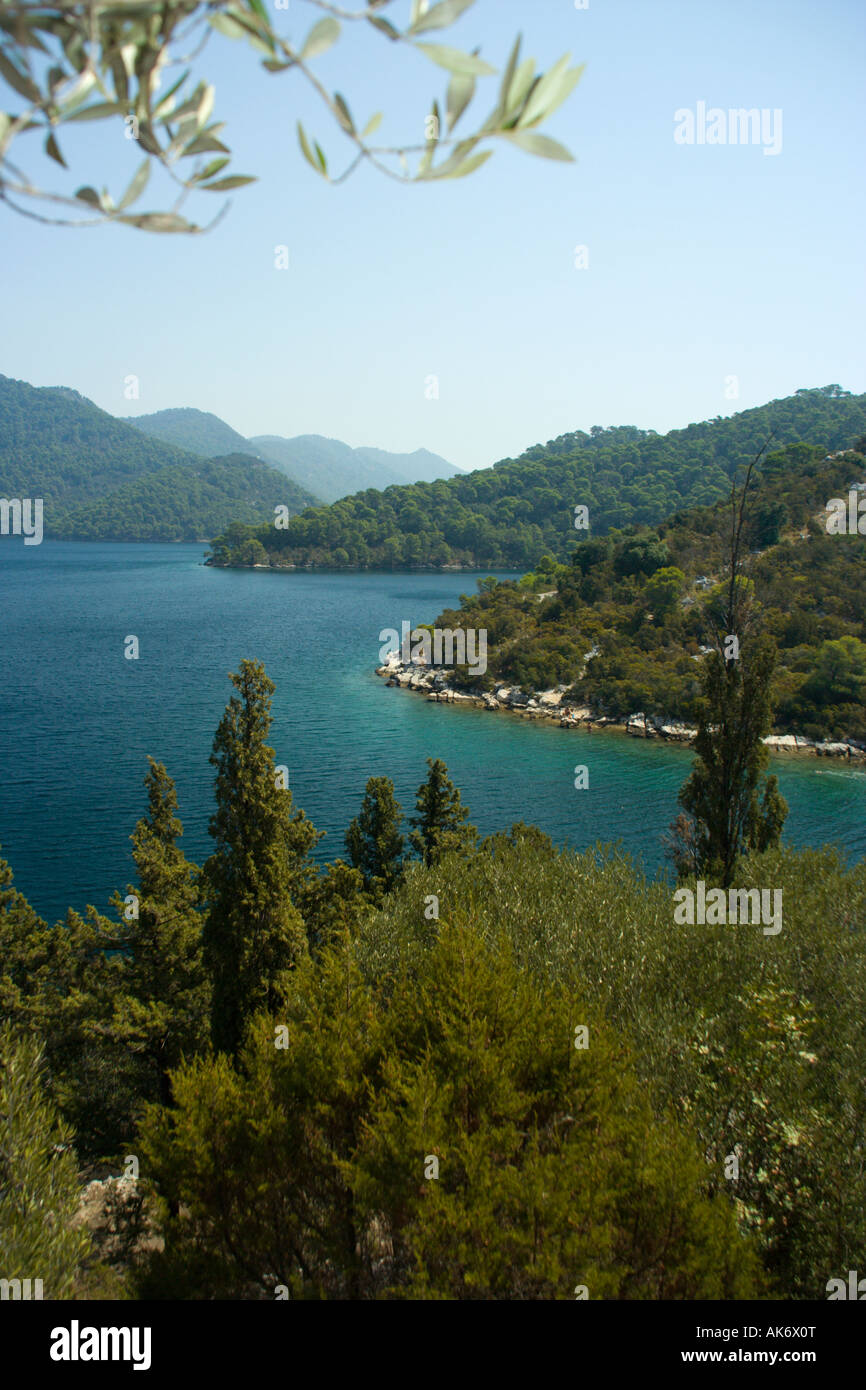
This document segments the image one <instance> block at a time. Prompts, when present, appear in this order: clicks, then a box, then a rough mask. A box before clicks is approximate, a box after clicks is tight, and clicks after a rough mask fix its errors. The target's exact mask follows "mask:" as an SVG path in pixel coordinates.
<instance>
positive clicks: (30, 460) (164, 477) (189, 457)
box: [0, 377, 313, 541]
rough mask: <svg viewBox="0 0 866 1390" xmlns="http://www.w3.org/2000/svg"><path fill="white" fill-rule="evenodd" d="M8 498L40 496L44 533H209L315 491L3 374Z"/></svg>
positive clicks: (1, 440) (0, 414) (0, 446)
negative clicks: (182, 445) (198, 452)
mask: <svg viewBox="0 0 866 1390" xmlns="http://www.w3.org/2000/svg"><path fill="white" fill-rule="evenodd" d="M0 496H3V497H9V498H12V497H18V498H27V497H29V498H37V497H41V498H42V499H43V502H44V534H45V535H46V536H53V537H67V538H73V539H86V540H106V539H110V540H150V541H165V540H196V539H203V538H204V539H207V538H209V537H212V536H214V535H216V534H217V533H218V532H220V531H221V530H223V529H224V528H225V527H226V525H227V524H228V523H229V522H230V521H232V520H236V519H239V518H240V519H242V520H244V521H247V522H250V523H261V522H263V521H265V519H266V518H270V521H271V524H273V516H274V507H275V506H276V505H277V504H283V505H285V506H287V507H288V508H289V509H290V511H293V512H297V511H300V510H301V509H302V508H303V507H305V506H306V505H307V504H308V502H309V501H311V500H313V499H311V497H310V495H309V494H308V493H306V492H305V491H304V490H303V489H302V488H299V487H298V486H297V484H295V483H292V482H291V480H290V479H288V478H286V477H285V476H283V475H282V474H280V473H279V472H277V471H276V469H274V468H272V467H270V465H268V464H266V463H264V462H261V461H259V460H257V459H255V458H253V457H252V456H250V455H233V456H231V457H229V458H222V459H210V460H207V461H202V459H200V458H197V457H196V456H195V455H193V454H189V453H185V452H183V451H182V450H181V449H178V448H176V447H174V446H173V445H171V444H166V443H162V442H160V441H158V440H155V439H152V438H150V437H149V436H148V435H146V434H143V433H142V432H141V431H140V430H138V429H133V428H132V426H131V425H128V424H125V423H124V422H123V421H122V420H117V419H115V418H114V416H113V415H109V414H107V413H106V412H105V411H104V410H99V409H98V407H97V406H95V405H93V404H92V402H91V401H88V400H86V399H85V397H84V396H81V395H79V394H78V392H77V391H72V390H69V389H68V388H66V387H42V388H37V387H34V386H30V385H29V384H28V383H27V382H24V381H13V380H12V379H11V378H9V377H0Z"/></svg>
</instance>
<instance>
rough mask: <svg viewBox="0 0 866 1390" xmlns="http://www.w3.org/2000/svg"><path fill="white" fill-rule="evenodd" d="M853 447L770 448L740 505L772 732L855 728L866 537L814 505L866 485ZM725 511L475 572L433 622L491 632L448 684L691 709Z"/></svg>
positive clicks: (725, 533) (863, 672)
mask: <svg viewBox="0 0 866 1390" xmlns="http://www.w3.org/2000/svg"><path fill="white" fill-rule="evenodd" d="M858 448H859V450H860V451H859V452H858V451H855V450H851V451H848V452H846V453H843V454H837V455H834V456H833V457H827V456H825V452H824V450H823V449H819V448H816V447H814V446H812V445H808V444H802V443H800V444H794V445H790V446H788V447H787V448H785V449H780V450H777V451H775V452H774V453H772V454H770V455H769V456H768V457H767V459H766V461H765V462H764V465H763V468H762V471H761V479H760V483H759V486H758V488H757V491H756V492H755V493H754V499H753V501H752V502H750V505H749V515H748V520H747V542H748V545H749V548H750V550H751V552H752V554H751V557H750V561H749V564H748V567H747V573H748V576H749V580H750V582H752V583H753V584H754V586H755V592H756V596H757V598H758V599H759V601H760V604H761V610H762V611H761V620H762V625H763V627H764V628H765V630H766V631H768V632H769V633H770V634H771V635H772V637H773V638H774V639H775V641H776V643H777V644H778V648H779V665H778V668H777V672H776V681H775V689H774V704H775V707H776V729H777V731H778V732H782V733H784V732H796V733H800V734H804V735H805V736H806V737H809V738H819V739H822V738H824V739H826V738H830V739H832V738H844V737H850V738H853V739H860V740H866V536H864V535H862V534H860V533H857V534H853V535H850V534H843V535H835V534H833V535H831V534H828V532H827V528H826V519H825V516H824V509H825V507H826V505H827V503H828V501H829V500H830V498H831V497H844V498H847V496H848V490H849V486H850V485H851V484H855V485H856V486H859V487H860V488H861V491H860V492H858V493H857V496H858V497H864V498H866V491H864V490H862V489H863V488H864V485H866V457H864V455H863V452H862V451H863V449H864V448H866V440H860V441H858ZM730 524H731V518H730V506H729V504H728V503H726V502H719V503H716V504H714V505H713V506H712V507H698V508H694V509H691V510H684V511H680V512H677V513H676V514H675V515H674V516H673V517H671V518H669V519H668V520H667V521H665V522H663V523H662V524H660V525H659V526H657V527H655V528H652V529H650V528H646V527H645V528H640V527H629V528H626V529H625V530H619V529H618V530H614V531H611V532H610V534H609V535H607V536H605V537H602V538H599V539H596V540H588V541H583V542H582V543H580V544H579V545H578V546H577V548H576V549H575V551H574V554H573V557H572V560H571V562H570V563H569V564H567V565H561V564H558V563H557V562H556V561H555V560H554V559H553V558H552V557H551V556H547V557H544V559H543V560H542V562H541V563H540V564H539V565H538V567H537V569H536V571H535V572H534V573H530V574H527V575H524V576H523V578H522V579H521V580H520V581H519V582H515V581H513V580H509V581H505V582H502V583H498V584H497V583H496V582H495V581H494V580H493V579H488V580H484V581H482V583H481V586H480V589H481V591H480V592H479V593H478V594H476V595H474V596H473V597H464V600H463V605H462V608H461V609H460V611H459V612H457V611H453V610H448V611H446V612H445V613H443V614H442V615H441V616H440V617H439V618H438V619H437V620H436V626H439V627H449V628H453V627H471V628H484V629H486V631H487V634H488V638H487V640H488V656H487V672H486V674H484V675H483V676H476V677H471V676H469V675H468V674H467V673H466V672H465V671H459V670H458V671H457V672H456V673H455V680H454V683H456V684H462V685H463V686H464V687H466V688H470V687H474V688H476V689H479V688H480V689H485V690H490V689H491V688H493V687H494V686H495V685H497V684H499V683H500V682H505V683H507V684H509V685H519V686H520V687H521V689H522V690H524V691H535V690H548V689H551V688H552V687H554V686H557V685H562V686H564V687H568V689H569V694H568V697H567V698H568V699H569V700H571V701H573V702H576V703H577V704H579V705H588V706H589V707H590V708H592V709H593V710H596V711H598V712H599V713H600V714H604V715H606V716H608V717H612V718H622V717H627V716H629V715H630V714H633V713H635V712H636V711H641V712H643V713H644V714H646V715H647V716H667V717H668V718H677V717H678V718H681V719H685V720H688V721H689V722H693V721H694V719H695V717H696V714H697V710H698V705H699V700H700V680H699V677H700V664H699V663H700V656H701V652H702V650H703V649H704V646H703V644H704V643H706V641H707V634H708V632H709V630H710V626H711V624H710V623H709V622H708V619H710V618H711V616H712V614H713V612H714V610H715V608H716V607H717V606H718V604H719V603H720V601H722V599H723V592H722V591H723V587H724V586H723V584H722V582H721V581H722V578H723V575H724V572H725V562H726V555H727V546H728V544H729V540H728V538H729V535H730ZM587 657H588V659H587Z"/></svg>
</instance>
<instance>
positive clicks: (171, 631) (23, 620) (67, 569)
mask: <svg viewBox="0 0 866 1390" xmlns="http://www.w3.org/2000/svg"><path fill="white" fill-rule="evenodd" d="M203 556H204V547H202V546H195V545H119V544H75V543H68V542H50V541H45V542H44V543H43V544H42V545H41V546H29V547H24V546H23V545H22V544H21V542H20V541H19V540H8V541H7V540H4V541H0V844H2V853H3V857H4V858H6V859H8V860H9V862H10V863H11V865H12V868H13V871H14V874H15V882H16V884H17V886H18V887H19V888H20V889H21V891H22V892H24V893H25V894H26V896H27V897H28V898H29V899H30V900H31V902H32V903H33V904H34V906H35V907H36V908H37V909H38V910H39V911H40V912H41V913H42V914H43V915H44V916H46V917H48V918H50V919H52V920H53V919H54V918H55V917H57V916H59V915H61V914H62V913H63V912H64V911H65V909H66V907H67V906H72V907H75V908H77V909H79V910H81V909H82V908H83V907H84V906H85V904H86V903H88V902H92V903H94V904H95V905H96V906H97V907H99V908H100V909H105V908H106V907H107V904H108V899H109V898H110V896H111V893H112V892H113V890H114V889H115V888H116V887H121V886H123V885H125V884H126V882H127V879H128V878H129V876H130V874H131V870H132V865H131V859H130V856H129V835H130V832H131V831H132V828H133V826H134V824H135V822H136V820H137V819H138V817H139V816H140V815H141V814H142V811H143V808H144V792H143V788H142V786H141V781H142V778H143V776H144V774H145V772H146V769H147V764H146V757H147V754H148V753H150V754H151V755H152V756H153V757H155V758H158V759H160V760H161V761H163V762H165V764H166V765H167V767H168V769H169V771H170V773H171V775H172V776H173V777H174V779H175V781H176V783H177V788H178V796H179V800H180V815H181V819H182V820H183V823H184V827H185V832H186V833H185V836H184V842H183V843H184V848H185V850H186V853H187V855H188V856H189V857H190V858H192V859H195V860H196V861H197V862H199V863H200V862H201V860H202V859H203V858H204V857H205V856H206V855H207V854H208V852H209V846H210V840H209V836H208V834H207V822H208V818H209V816H210V814H211V812H212V782H213V769H212V768H211V766H210V764H209V763H208V756H209V753H210V748H211V742H212V739H213V733H214V729H215V728H216V725H217V723H218V721H219V719H220V717H221V715H222V712H223V709H224V707H225V704H226V701H227V700H228V698H229V695H230V694H231V687H230V685H229V682H228V680H227V672H228V671H229V670H236V669H237V665H238V663H239V661H240V660H241V659H242V658H243V657H258V658H260V659H261V660H263V661H264V663H265V665H266V667H267V670H268V674H269V675H270V677H271V679H272V680H273V681H274V682H275V683H276V686H277V691H276V695H275V697H274V706H273V710H274V726H273V728H272V731H271V742H272V744H273V746H274V748H275V749H276V752H277V761H278V762H281V763H285V764H287V765H288V767H289V780H290V785H291V787H292V791H293V792H294V795H295V798H296V800H297V801H298V802H299V803H300V804H301V805H302V806H303V807H304V809H305V811H306V812H307V814H308V815H309V816H310V817H311V819H312V820H313V822H314V823H315V824H316V825H317V826H318V827H319V829H322V830H325V831H327V832H328V833H327V837H326V839H324V840H323V841H322V842H321V843H320V845H319V850H318V853H319V856H320V857H321V858H323V859H324V858H336V857H337V856H339V855H342V854H344V852H345V851H344V846H343V841H342V837H343V831H344V830H345V827H346V825H347V824H348V822H349V820H350V819H351V818H352V816H354V815H355V814H356V813H357V810H358V805H359V803H360V800H361V797H362V795H363V791H364V784H365V782H366V780H367V778H368V777H371V776H373V775H374V774H387V775H388V776H390V777H392V778H393V780H394V783H395V785H396V789H397V795H398V798H399V800H400V801H401V802H402V804H403V807H404V809H406V810H407V811H408V810H409V809H410V808H411V807H412V806H413V803H414V795H415V791H416V789H417V787H418V784H419V783H420V782H421V781H422V779H423V777H424V775H425V772H426V768H425V759H426V758H427V757H428V756H432V757H440V758H444V760H445V762H446V763H447V764H448V768H449V770H450V773H451V775H452V777H453V779H454V780H455V782H457V784H458V785H459V786H460V788H461V791H462V792H463V796H464V800H465V801H466V803H467V805H468V806H469V808H470V811H471V812H472V819H473V821H474V823H475V824H476V825H478V827H479V829H480V830H481V831H482V833H484V834H488V833H490V832H491V831H492V830H496V829H499V828H501V827H507V826H510V825H511V824H512V822H514V821H516V820H524V821H527V822H531V823H534V824H536V825H539V826H541V828H542V829H544V830H546V831H547V833H548V834H550V835H551V836H553V838H554V839H555V840H556V841H558V842H560V843H565V842H568V843H571V844H572V845H575V846H576V847H579V848H582V847H585V846H586V845H590V844H594V843H595V842H596V841H599V840H600V841H603V842H612V841H616V840H619V841H621V843H622V844H623V845H624V847H625V848H626V849H628V850H629V851H631V852H632V853H633V854H635V855H636V856H637V857H638V858H639V859H641V860H642V862H643V863H644V865H645V866H646V868H647V869H648V870H650V871H655V870H656V869H658V868H659V867H660V866H661V865H662V864H663V852H662V848H661V836H662V834H663V832H664V830H665V829H666V827H667V825H668V824H669V823H670V821H671V820H672V819H673V817H674V815H675V814H676V794H677V790H678V788H679V787H680V785H681V783H682V781H683V780H684V778H685V776H686V774H687V772H688V770H689V767H690V765H691V755H690V753H689V752H688V750H686V749H682V748H671V747H670V746H663V745H660V744H658V743H655V742H649V743H646V742H643V741H640V740H637V739H630V738H626V737H625V736H622V735H614V734H604V733H601V732H596V733H586V732H572V731H568V730H563V729H560V728H559V727H558V726H557V725H548V724H546V723H545V724H541V723H529V722H528V721H522V720H519V719H516V718H514V717H513V716H509V715H497V714H489V713H485V712H483V711H481V710H476V709H474V708H470V709H462V708H451V707H448V706H440V705H436V704H432V703H428V702H427V701H426V700H425V699H423V697H420V696H417V695H412V694H409V693H408V692H406V691H400V690H396V689H388V688H387V687H386V686H385V684H384V682H383V681H382V680H380V679H379V678H378V677H377V676H375V674H374V667H375V666H376V665H377V664H378V659H379V646H380V644H379V640H378V637H379V631H380V629H382V628H386V627H394V628H397V629H398V630H399V628H400V624H401V622H402V621H403V620H404V619H407V620H409V621H411V622H412V623H417V622H425V621H427V622H429V621H430V620H431V619H433V618H434V617H436V615H437V614H438V613H439V612H440V611H441V610H442V608H443V607H445V606H447V605H449V604H454V603H455V601H456V599H457V596H458V595H459V594H460V593H461V592H466V591H472V590H474V587H475V579H476V576H471V575H467V574H458V575H454V574H447V575H442V574H435V575H432V574H420V575H419V574H415V575H407V574H382V573H378V574H360V575H359V574H325V573H318V574H293V573H287V574H273V573H269V572H265V571H246V570H244V571H241V570H212V569H208V568H206V567H205V566H204V565H203V564H202V558H203ZM129 634H135V635H136V636H137V637H138V639H139V642H140V651H141V655H140V659H139V660H138V661H127V660H126V659H125V658H124V655H123V642H124V638H125V637H126V636H127V635H129ZM578 763H582V764H586V765H587V766H588V768H589V782H590V785H589V788H588V789H587V790H585V791H576V790H575V789H574V785H573V783H574V775H573V769H574V767H575V765H576V764H578ZM774 766H775V770H776V771H777V772H778V774H779V778H780V782H781V786H782V791H783V792H784V795H785V796H786V797H787V798H788V801H789V803H790V807H791V812H790V815H789V817H788V822H787V826H786V832H785V834H786V839H787V840H788V842H790V843H793V844H801V845H802V844H822V843H825V842H834V843H837V844H840V845H842V846H844V848H845V849H846V850H847V851H848V853H849V854H850V855H851V856H852V857H855V858H862V857H863V856H864V855H866V774H864V773H863V772H857V771H853V770H851V769H848V768H846V767H844V766H840V765H837V764H833V763H828V762H823V761H821V762H818V761H812V760H809V761H806V760H796V761H795V760H793V759H788V760H785V759H779V760H777V761H776V762H775V764H774Z"/></svg>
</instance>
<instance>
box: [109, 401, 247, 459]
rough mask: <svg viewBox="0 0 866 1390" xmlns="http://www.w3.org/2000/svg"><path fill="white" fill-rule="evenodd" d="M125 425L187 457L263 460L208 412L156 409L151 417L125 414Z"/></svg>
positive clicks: (240, 436) (239, 435)
mask: <svg viewBox="0 0 866 1390" xmlns="http://www.w3.org/2000/svg"><path fill="white" fill-rule="evenodd" d="M124 423H125V424H127V425H134V426H135V428H136V429H137V430H141V431H142V433H144V434H148V435H150V436H151V438H152V439H162V440H163V441H164V442H165V443H166V444H174V445H175V447H176V448H178V449H185V450H186V452H187V453H188V454H199V455H201V457H202V458H206V459H210V458H216V457H218V456H219V455H221V454H252V455H253V456H254V457H255V458H261V457H262V454H261V451H260V450H259V449H256V448H254V447H253V446H252V445H251V444H250V441H249V440H248V439H244V437H243V435H242V434H238V432H237V430H233V429H232V427H231V425H227V424H226V422H225V420H221V419H220V417H219V416H218V415H212V414H211V413H210V411H208V410H194V409H193V408H192V407H191V406H184V407H182V408H181V409H178V410H157V411H156V412H155V413H154V414H152V415H127V416H126V417H125V420H124Z"/></svg>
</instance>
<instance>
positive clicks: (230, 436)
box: [124, 407, 320, 500]
mask: <svg viewBox="0 0 866 1390" xmlns="http://www.w3.org/2000/svg"><path fill="white" fill-rule="evenodd" d="M124 423H125V424H127V425H132V427H133V429H137V430H141V432H142V433H143V434H147V435H150V437H151V438H152V439H161V440H162V441H163V442H164V443H166V444H173V445H174V446H175V448H178V449H185V450H186V452H187V453H188V454H197V455H198V456H199V457H201V458H207V459H209V458H218V457H223V456H226V455H228V454H251V455H252V456H253V457H254V458H259V459H260V458H262V453H261V450H260V449H256V448H255V447H254V446H253V445H252V444H251V443H250V441H249V440H248V439H244V437H243V435H242V434H238V432H237V430H233V429H232V427H231V425H227V424H226V422H225V420H221V419H220V418H219V416H218V415H212V414H211V412H210V411H208V410H194V409H193V408H192V407H183V408H181V409H178V410H157V411H155V412H154V413H153V414H151V415H127V416H126V418H125V421H124ZM316 500H320V499H318V498H317V499H316Z"/></svg>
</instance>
